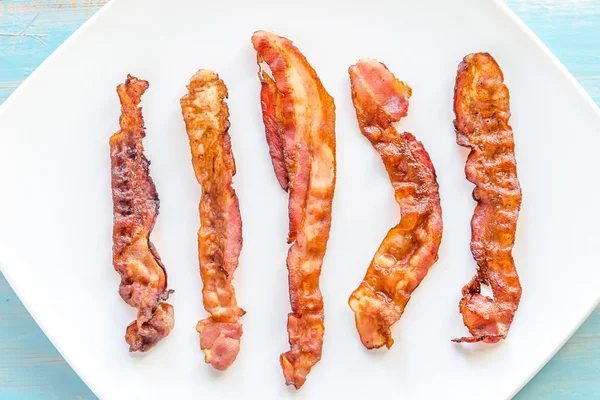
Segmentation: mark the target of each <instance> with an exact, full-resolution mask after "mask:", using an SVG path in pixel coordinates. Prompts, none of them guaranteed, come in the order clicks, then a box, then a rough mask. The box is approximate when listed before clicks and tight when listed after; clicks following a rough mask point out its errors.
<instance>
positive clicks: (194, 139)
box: [181, 69, 245, 371]
mask: <svg viewBox="0 0 600 400" xmlns="http://www.w3.org/2000/svg"><path fill="white" fill-rule="evenodd" d="M187 88H188V93H187V94H186V95H185V96H183V97H182V98H181V111H182V114H183V119H184V121H185V126H186V130H187V134H188V136H189V139H190V148H191V150H192V164H193V166H194V172H195V173H196V179H197V180H198V183H200V184H201V185H202V198H201V200H200V220H201V227H200V230H199V231H198V255H199V259H200V275H201V277H202V282H203V283H204V288H203V289H202V297H203V301H204V308H206V311H208V312H209V313H210V317H208V318H206V319H203V320H201V321H199V322H198V324H197V325H196V330H197V331H198V333H199V334H200V348H201V349H202V350H204V356H205V357H204V358H205V361H206V362H207V363H210V364H211V365H212V366H213V367H214V368H215V369H217V370H220V371H222V370H225V369H227V368H228V367H229V366H230V365H231V364H232V363H233V362H234V361H235V359H236V357H237V355H238V352H239V351H240V337H241V336H242V325H241V324H240V323H239V319H240V317H241V316H242V315H244V314H245V311H244V310H242V309H241V308H240V307H238V305H237V301H236V298H235V291H234V289H233V285H232V282H231V281H232V279H233V274H234V272H235V269H236V268H237V266H238V259H239V256H240V251H241V250H242V219H241V216H240V206H239V202H238V198H237V196H236V194H235V190H234V189H233V187H232V186H231V185H232V183H233V176H234V175H235V161H234V159H233V153H232V151H231V138H230V136H229V133H228V130H229V120H228V118H229V108H228V107H227V104H226V103H225V101H224V100H225V99H226V98H227V87H226V86H225V83H223V81H222V80H221V79H219V76H218V75H217V74H215V73H214V72H213V71H210V70H203V69H201V70H199V71H198V72H196V74H195V75H194V76H193V77H192V78H191V80H190V84H189V85H188V86H187Z"/></svg>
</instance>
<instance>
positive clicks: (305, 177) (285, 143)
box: [252, 31, 336, 389]
mask: <svg viewBox="0 0 600 400" xmlns="http://www.w3.org/2000/svg"><path fill="white" fill-rule="evenodd" d="M252 44H253V45H254V49H255V50H256V51H257V53H258V61H259V62H262V61H265V62H266V63H267V64H268V65H269V67H270V69H271V71H272V74H273V78H274V79H270V78H269V77H268V76H267V75H266V73H262V74H261V75H260V78H261V81H262V89H261V103H262V108H263V120H264V122H265V130H266V134H267V141H268V144H269V147H270V153H271V156H272V160H273V166H274V169H275V174H276V175H277V179H278V181H279V183H280V185H281V187H282V188H283V189H284V190H286V189H287V190H288V191H289V217H290V232H289V236H288V242H289V243H291V244H292V246H291V248H290V250H289V253H288V258H287V266H288V271H289V290H290V303H291V306H292V312H291V313H290V314H289V315H288V333H289V341H290V345H291V349H290V351H288V352H286V353H285V354H282V355H281V358H280V362H281V367H282V368H283V374H284V377H285V381H286V384H288V385H294V386H295V387H296V389H298V388H300V387H301V386H302V385H303V384H304V382H305V381H306V376H307V374H308V373H309V372H310V370H311V368H312V367H313V365H315V364H316V363H317V362H318V361H319V360H320V359H321V351H322V346H323V333H324V325H323V318H324V314H323V298H322V296H321V291H320V289H319V276H320V273H321V266H322V263H323V257H324V256H325V250H326V247H327V240H328V239H329V229H330V227H331V206H332V201H333V192H334V187H335V169H336V164H335V105H334V103H333V98H332V97H331V96H330V95H329V94H328V93H327V92H326V91H325V88H324V87H323V85H322V83H321V81H320V80H319V78H318V76H317V74H316V72H315V71H314V69H313V68H312V67H311V66H310V64H308V62H307V61H306V58H305V57H304V56H303V55H302V53H300V51H299V50H298V49H297V48H296V47H295V46H294V45H293V44H292V42H291V41H290V40H288V39H286V38H284V37H280V36H277V35H275V34H273V33H269V32H264V31H258V32H256V33H254V35H253V36H252Z"/></svg>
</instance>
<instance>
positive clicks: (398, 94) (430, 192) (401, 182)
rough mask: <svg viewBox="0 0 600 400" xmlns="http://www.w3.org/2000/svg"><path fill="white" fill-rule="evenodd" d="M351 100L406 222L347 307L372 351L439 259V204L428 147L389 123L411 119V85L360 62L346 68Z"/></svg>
mask: <svg viewBox="0 0 600 400" xmlns="http://www.w3.org/2000/svg"><path fill="white" fill-rule="evenodd" d="M349 74H350V81H351V85H352V100H353V102H354V108H355V109H356V116H357V118H358V124H359V126H360V129H361V132H362V133H363V135H364V136H365V137H366V138H367V139H369V141H370V142H371V144H372V145H373V147H374V148H375V150H377V152H378V153H379V155H380V156H381V159H382V161H383V163H384V165H385V168H386V170H387V172H388V174H389V177H390V181H391V182H392V186H393V187H394V192H395V197H396V201H397V202H398V205H399V206H400V210H401V214H402V215H401V220H400V223H399V224H398V225H396V226H395V227H393V228H392V229H391V230H390V231H389V232H388V234H387V236H386V237H385V239H384V240H383V242H382V243H381V245H380V246H379V249H378V250H377V253H375V256H374V257H373V260H372V261H371V265H370V266H369V268H368V270H367V273H366V275H365V277H364V279H363V281H362V283H361V284H360V286H359V287H358V288H357V289H356V290H355V291H354V292H353V293H352V295H351V296H350V299H349V300H348V304H349V305H350V307H351V308H352V310H353V311H354V314H355V318H356V328H357V329H358V333H359V335H360V339H361V341H362V343H363V345H364V346H365V347H366V348H368V349H373V348H379V347H382V346H384V345H385V346H387V347H388V348H389V347H390V346H392V344H393V343H394V340H393V339H392V335H391V330H390V328H391V326H392V325H393V324H394V323H395V322H396V321H398V320H399V319H400V317H401V316H402V313H403V312H404V308H405V307H406V304H407V303H408V301H409V300H410V296H411V294H412V292H413V291H414V290H415V289H416V288H417V286H419V284H420V283H421V280H422V279H423V278H424V277H425V276H426V275H427V272H428V271H429V268H430V267H431V266H432V265H433V263H434V262H435V261H436V260H437V258H438V255H437V254H438V248H439V245H440V241H441V238H442V209H441V207H440V197H439V193H438V184H437V181H436V176H435V170H434V168H433V164H432V163H431V160H430V159H429V155H428V154H427V152H426V151H425V148H424V147H423V145H422V144H421V143H420V142H419V141H417V140H416V139H415V137H414V136H413V135H411V134H410V133H408V132H404V133H399V132H398V131H397V130H396V129H395V128H394V127H393V126H392V123H394V122H398V121H399V120H400V119H401V118H402V117H404V116H406V114H407V111H408V99H409V97H410V95H411V89H410V87H408V86H407V85H406V84H405V83H403V82H400V81H398V80H397V79H396V77H395V76H394V75H393V74H392V73H391V72H390V71H389V70H388V69H387V68H386V66H385V65H384V64H382V63H379V62H377V61H376V60H372V59H362V60H360V61H359V62H358V63H357V64H356V65H353V66H352V67H350V69H349Z"/></svg>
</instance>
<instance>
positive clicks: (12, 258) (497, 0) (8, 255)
mask: <svg viewBox="0 0 600 400" xmlns="http://www.w3.org/2000/svg"><path fill="white" fill-rule="evenodd" d="M117 1H119V0H109V1H108V2H107V3H106V4H105V5H104V6H102V7H101V8H100V9H99V10H98V11H96V12H95V13H94V14H93V15H92V16H91V17H90V18H89V19H88V20H87V21H85V22H84V23H83V24H82V25H81V26H80V27H79V28H77V29H76V30H75V31H74V32H73V33H72V34H71V35H70V36H69V37H68V38H67V39H66V40H65V41H64V42H63V43H61V44H60V45H59V46H58V47H57V48H56V49H55V50H54V51H53V52H52V53H51V54H50V55H49V56H48V57H47V58H46V59H45V60H44V61H43V62H42V63H41V64H40V65H39V66H38V67H37V68H36V69H35V70H34V71H33V72H32V73H31V74H30V75H29V76H28V77H27V78H26V79H25V80H24V81H23V83H21V84H20V85H19V86H18V87H17V88H16V89H15V90H14V91H13V93H12V94H11V95H10V96H9V97H8V98H7V99H6V100H5V101H4V102H3V103H2V104H0V119H1V118H2V117H3V115H4V113H5V112H7V111H6V110H8V109H9V108H10V105H11V104H12V102H14V101H15V99H16V98H17V97H18V96H19V94H20V93H21V91H23V90H24V88H26V87H27V86H28V85H29V84H30V82H31V81H32V80H34V79H36V77H37V75H38V73H39V72H40V71H41V70H43V69H44V68H46V67H47V65H48V64H50V63H51V62H52V61H53V59H54V58H55V57H57V55H58V54H59V53H60V52H62V51H63V50H64V49H65V48H67V47H68V46H70V45H71V42H72V41H73V40H74V39H75V38H77V37H78V36H80V35H81V34H83V33H84V32H85V31H86V30H88V29H89V28H90V27H91V26H92V25H94V24H95V23H96V20H98V19H99V18H102V17H103V16H104V14H106V13H107V12H108V11H109V10H110V9H111V8H112V7H113V6H114V4H115V3H117ZM487 1H489V2H490V4H491V5H492V6H494V7H496V9H497V10H498V11H499V12H500V13H502V15H503V17H504V18H507V19H508V20H509V21H510V22H511V23H512V24H513V26H514V28H516V29H518V30H519V31H520V32H521V33H523V34H525V35H526V36H527V37H528V38H529V39H530V40H531V41H532V42H533V43H535V45H536V46H537V47H538V48H539V49H540V50H541V51H542V53H543V55H544V56H545V57H546V59H547V60H548V62H549V63H551V64H552V65H553V66H554V67H556V68H557V70H558V71H559V72H560V73H561V74H562V75H563V77H564V78H566V80H567V81H568V82H569V83H570V85H571V86H572V88H573V89H575V91H576V92H577V93H578V95H579V96H581V97H582V98H583V99H584V100H585V102H586V103H587V104H588V106H589V107H590V108H591V110H590V111H592V112H593V113H595V114H596V116H597V117H598V118H599V119H600V106H598V104H596V102H595V101H594V100H593V98H592V97H591V95H590V94H589V93H588V92H587V91H586V90H585V89H584V88H583V86H582V85H581V83H579V81H577V79H576V78H575V77H574V76H573V74H571V72H569V70H568V68H567V67H566V66H565V65H564V64H563V63H562V62H561V61H560V60H559V59H558V57H557V56H556V55H555V54H554V53H552V51H551V50H550V49H549V48H548V46H547V45H546V44H545V43H544V42H543V41H542V40H541V39H540V38H539V37H538V36H537V35H536V34H535V33H534V32H533V30H532V29H531V28H530V27H529V26H527V24H526V23H525V22H524V21H523V20H522V19H521V18H520V17H519V16H518V15H517V14H516V12H515V11H513V10H512V9H511V8H510V7H509V6H508V5H507V4H506V3H505V2H504V0H487ZM3 252H4V255H3V256H2V261H8V262H2V261H0V272H2V274H3V275H4V277H5V279H6V281H7V282H8V284H9V285H10V287H11V289H12V290H13V291H14V292H15V294H16V295H17V297H18V298H19V300H20V301H21V303H22V304H23V306H24V307H25V309H26V310H27V312H28V313H29V314H30V315H31V317H32V318H33V320H34V321H35V323H36V324H37V325H38V326H39V328H40V329H41V330H42V332H43V333H44V335H45V336H46V337H47V338H48V340H50V342H51V343H52V345H53V346H54V348H55V349H56V350H57V351H58V352H59V353H60V355H61V357H63V358H64V360H65V361H66V362H67V363H68V364H69V366H70V367H71V368H72V369H73V370H74V371H75V373H76V374H77V376H79V378H80V379H81V380H82V381H83V382H84V383H85V385H86V386H87V387H88V388H89V389H90V391H92V393H94V395H95V396H97V397H98V398H99V399H104V398H105V397H104V396H103V394H104V393H103V391H102V390H100V388H99V387H97V386H96V385H95V383H93V381H94V380H93V379H92V378H91V377H89V376H88V375H87V374H86V372H85V371H84V370H83V369H82V368H80V366H79V365H78V364H77V363H76V362H75V361H74V360H73V359H72V357H71V355H70V354H68V353H67V352H65V351H63V349H62V346H61V345H60V344H59V343H58V341H57V340H56V339H55V338H54V336H53V334H52V333H51V332H49V331H48V330H47V328H46V327H45V326H44V325H43V324H41V323H40V322H39V318H38V316H37V311H36V310H35V307H32V306H31V305H30V304H29V299H28V298H27V297H26V296H22V292H21V288H20V287H19V285H16V284H13V283H16V282H14V280H13V277H12V276H11V273H10V272H9V271H7V270H5V268H3V265H5V264H6V265H8V264H12V265H18V264H28V263H23V262H19V261H17V260H18V257H16V255H13V254H12V252H11V251H10V250H9V249H3ZM599 305H600V293H599V294H598V296H597V298H596V301H595V302H592V303H591V304H590V306H589V307H588V309H586V310H581V311H583V313H580V317H579V318H578V321H577V322H576V323H575V324H574V325H573V327H572V328H571V329H570V331H569V332H568V333H567V334H566V335H565V336H564V337H563V338H562V339H561V340H560V341H558V342H557V345H556V346H555V347H554V348H553V349H552V350H551V351H550V352H549V353H548V354H547V355H546V357H545V358H544V360H543V361H542V362H540V363H539V364H538V365H537V366H536V368H534V369H533V370H532V371H531V372H530V373H529V374H528V375H526V376H524V377H523V379H522V380H521V381H520V383H519V384H518V385H515V387H514V388H513V389H512V391H510V392H509V393H508V397H507V398H512V397H514V396H515V395H516V394H517V393H518V392H519V391H520V390H521V389H522V388H523V387H524V386H525V385H526V384H527V383H529V381H530V380H531V379H532V378H533V377H534V376H535V375H537V374H538V372H539V371H540V370H541V369H542V368H543V367H544V366H545V365H546V364H547V363H548V362H549V361H550V360H551V359H552V358H553V357H554V356H555V355H556V353H557V352H558V351H559V350H560V349H561V348H562V347H563V346H564V345H565V343H566V342H567V341H568V340H569V339H570V338H571V337H572V336H573V334H574V333H575V332H576V331H577V330H578V329H579V328H580V327H581V325H582V324H583V323H584V322H585V321H586V320H587V319H588V317H589V316H590V315H591V314H592V312H593V311H594V310H595V309H596V308H597V307H598V306H599Z"/></svg>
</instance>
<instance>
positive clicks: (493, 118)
mask: <svg viewBox="0 0 600 400" xmlns="http://www.w3.org/2000/svg"><path fill="white" fill-rule="evenodd" d="M503 82H504V76H503V74H502V71H501V70H500V67H499V66H498V64H497V63H496V61H495V60H494V58H492V56H490V55H489V54H487V53H477V54H469V55H468V56H466V57H465V58H464V60H463V62H462V63H461V64H460V65H459V66H458V75H457V77H456V86H455V88H454V113H455V114H456V120H455V121H454V127H455V128H456V142H457V143H458V144H459V145H460V146H463V147H469V148H470V149H471V153H470V154H469V157H468V158H467V164H466V167H465V173H466V176H467V179H468V180H469V181H470V182H473V183H474V184H475V185H476V188H475V190H473V198H474V199H475V200H476V201H477V207H475V213H474V215H473V219H472V220H471V231H472V236H471V253H472V254H473V257H474V258H475V261H476V262H477V275H476V276H475V277H474V278H473V279H472V280H471V281H470V282H469V283H468V284H467V285H465V287H463V289H462V294H463V298H462V300H461V301H460V305H459V309H460V312H461V314H462V315H463V321H464V323H465V325H466V326H467V328H469V332H471V335H473V336H472V337H463V338H460V339H454V341H455V342H479V341H483V342H486V343H496V342H498V341H499V340H501V339H504V338H506V335H507V333H508V329H509V328H510V324H511V323H512V320H513V317H514V314H515V311H516V310H517V307H518V306H519V301H520V299H521V285H520V283H519V276H518V275H517V270H516V268H515V263H514V260H513V257H512V248H513V245H514V243H515V231H516V228H517V218H518V216H519V208H520V206H521V187H520V185H519V180H518V179H517V162H516V160H515V154H514V147H515V143H514V139H513V133H512V128H511V127H510V125H509V124H508V119H509V117H510V108H509V94H508V89H507V87H506V85H504V83H503ZM481 284H486V285H490V286H491V289H492V293H493V295H494V298H493V299H491V298H489V297H487V296H483V295H482V294H481Z"/></svg>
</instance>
